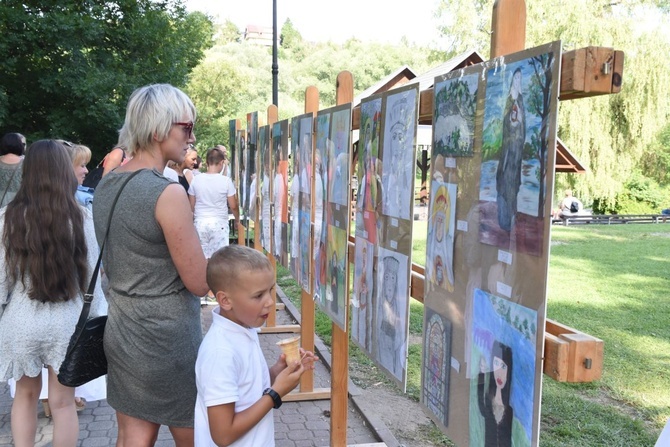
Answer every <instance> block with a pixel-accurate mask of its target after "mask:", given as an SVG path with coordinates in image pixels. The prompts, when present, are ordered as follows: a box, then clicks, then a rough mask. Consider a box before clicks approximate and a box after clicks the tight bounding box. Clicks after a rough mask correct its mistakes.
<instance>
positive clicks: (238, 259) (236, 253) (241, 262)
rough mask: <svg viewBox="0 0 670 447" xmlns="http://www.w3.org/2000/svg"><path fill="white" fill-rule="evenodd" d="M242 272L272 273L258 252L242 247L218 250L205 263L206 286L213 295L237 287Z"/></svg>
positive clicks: (227, 247) (264, 258)
mask: <svg viewBox="0 0 670 447" xmlns="http://www.w3.org/2000/svg"><path fill="white" fill-rule="evenodd" d="M244 270H253V271H257V270H266V271H272V264H270V261H269V260H268V258H267V257H266V256H265V255H263V254H262V253H261V252H260V251H258V250H254V249H253V248H249V247H245V246H244V245H237V244H233V245H228V246H226V247H223V248H220V249H218V250H217V251H216V252H214V254H213V255H212V257H211V258H209V261H208V262H207V285H208V286H209V288H210V290H211V291H212V292H214V294H216V293H218V292H220V291H222V290H228V289H230V288H231V287H235V286H236V285H237V279H238V278H239V276H240V273H241V272H242V271H244Z"/></svg>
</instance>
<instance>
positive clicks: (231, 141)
mask: <svg viewBox="0 0 670 447" xmlns="http://www.w3.org/2000/svg"><path fill="white" fill-rule="evenodd" d="M238 144H239V140H238V136H237V120H230V121H228V148H229V150H230V167H229V172H230V179H231V180H232V181H233V184H235V175H236V172H235V166H236V165H235V163H236V158H235V157H236V155H237V154H236V152H237V148H238Z"/></svg>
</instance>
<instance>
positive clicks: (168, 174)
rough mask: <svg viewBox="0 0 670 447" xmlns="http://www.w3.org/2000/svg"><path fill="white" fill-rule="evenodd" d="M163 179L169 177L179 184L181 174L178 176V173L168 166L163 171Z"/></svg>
mask: <svg viewBox="0 0 670 447" xmlns="http://www.w3.org/2000/svg"><path fill="white" fill-rule="evenodd" d="M163 177H167V178H169V179H170V180H172V181H173V182H177V183H179V174H177V171H175V170H174V169H172V168H168V167H167V166H166V167H165V169H163Z"/></svg>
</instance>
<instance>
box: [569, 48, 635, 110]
mask: <svg viewBox="0 0 670 447" xmlns="http://www.w3.org/2000/svg"><path fill="white" fill-rule="evenodd" d="M623 61H624V53H623V51H615V50H614V49H613V48H607V47H595V46H591V47H586V48H580V49H578V50H572V51H567V52H565V53H563V56H562V65H561V84H560V86H561V87H560V90H561V92H560V94H559V99H560V100H561V101H566V100H569V99H577V98H586V97H590V96H598V95H610V94H612V93H618V92H620V91H621V83H622V80H623Z"/></svg>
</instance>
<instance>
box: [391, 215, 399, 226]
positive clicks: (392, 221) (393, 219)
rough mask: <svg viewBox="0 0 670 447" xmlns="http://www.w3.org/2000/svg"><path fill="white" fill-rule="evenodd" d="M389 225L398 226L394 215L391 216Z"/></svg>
mask: <svg viewBox="0 0 670 447" xmlns="http://www.w3.org/2000/svg"><path fill="white" fill-rule="evenodd" d="M391 226H393V227H396V228H397V227H398V219H396V218H395V217H394V218H392V219H391Z"/></svg>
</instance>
